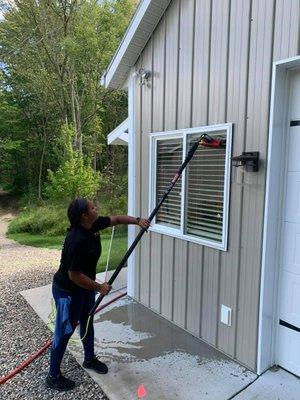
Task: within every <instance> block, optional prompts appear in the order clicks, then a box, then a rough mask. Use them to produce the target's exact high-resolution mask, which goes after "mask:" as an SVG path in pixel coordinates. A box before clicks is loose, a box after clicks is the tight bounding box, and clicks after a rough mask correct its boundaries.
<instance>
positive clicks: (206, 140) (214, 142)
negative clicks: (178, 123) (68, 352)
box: [89, 133, 226, 317]
mask: <svg viewBox="0 0 300 400" xmlns="http://www.w3.org/2000/svg"><path fill="white" fill-rule="evenodd" d="M225 143H226V142H225V140H224V139H219V138H212V137H211V136H209V135H207V134H206V133H204V134H202V135H201V136H200V139H199V140H197V141H196V142H195V143H194V145H193V146H192V147H191V149H190V151H189V152H188V154H187V156H186V159H185V160H184V162H183V164H182V165H181V166H180V167H179V169H178V171H177V172H176V174H175V176H174V178H173V179H172V181H171V183H170V184H169V186H168V187H167V189H166V191H165V192H164V194H163V195H162V197H161V199H160V201H159V202H158V204H157V205H156V207H155V208H154V210H153V211H152V213H151V214H150V215H149V218H148V220H149V221H150V222H151V221H152V219H153V218H154V217H155V215H156V214H157V212H158V210H159V209H160V207H161V206H162V204H163V203H164V201H165V200H166V198H167V197H168V195H169V193H170V192H171V190H172V189H173V187H174V185H175V184H176V182H177V181H178V179H179V178H180V176H181V174H182V171H183V170H184V169H185V167H186V166H187V165H188V163H189V162H190V161H191V159H192V157H193V155H194V154H195V152H196V150H197V149H198V147H199V146H205V147H212V148H220V147H224V146H225ZM146 231H147V229H145V228H142V229H141V230H140V232H139V233H138V235H137V236H136V238H135V239H134V241H133V243H132V245H131V246H130V247H129V249H128V250H127V252H126V254H125V255H124V257H123V258H122V260H121V262H120V264H119V265H118V267H117V268H116V270H115V272H114V273H113V275H112V276H111V278H110V279H109V281H108V284H109V285H110V286H112V284H113V283H114V281H115V279H116V278H117V276H118V275H119V273H120V271H121V269H122V268H123V267H124V265H125V264H126V262H127V260H128V258H129V257H130V255H131V253H132V252H133V250H134V249H135V248H136V246H137V244H138V243H139V241H140V240H141V238H142V236H143V235H144V233H145V232H146ZM103 298H104V295H102V294H100V296H99V297H98V299H97V301H96V302H95V305H94V307H93V308H92V309H91V311H90V312H89V316H90V317H91V316H92V315H94V313H95V310H96V309H97V307H98V305H99V304H100V303H101V301H102V299H103Z"/></svg>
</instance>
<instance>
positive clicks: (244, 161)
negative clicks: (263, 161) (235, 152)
mask: <svg viewBox="0 0 300 400" xmlns="http://www.w3.org/2000/svg"><path fill="white" fill-rule="evenodd" d="M231 160H232V165H233V166H234V167H243V168H244V170H245V171H248V172H250V171H251V172H257V171H258V164H259V152H258V151H248V152H245V151H243V153H242V154H241V155H240V156H236V157H232V158H231Z"/></svg>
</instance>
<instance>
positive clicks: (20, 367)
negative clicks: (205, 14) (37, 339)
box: [0, 292, 127, 385]
mask: <svg viewBox="0 0 300 400" xmlns="http://www.w3.org/2000/svg"><path fill="white" fill-rule="evenodd" d="M126 294H127V292H125V293H122V294H120V295H119V296H117V297H115V298H113V299H112V300H110V301H108V302H107V303H105V304H103V305H102V306H101V307H99V308H97V309H96V311H95V314H96V313H97V312H98V311H101V310H103V308H105V307H107V306H109V305H110V304H111V303H113V302H115V301H117V300H119V299H120V298H122V297H124V296H126ZM77 325H79V324H77ZM51 343H52V340H51V339H48V340H47V341H46V342H45V343H44V345H43V346H42V347H41V348H40V349H39V350H37V351H36V352H35V353H33V354H32V355H31V356H29V357H28V358H27V359H26V360H25V361H23V362H22V363H21V364H20V365H18V366H17V367H16V368H14V369H13V370H11V371H10V372H9V373H8V374H6V375H4V376H2V377H1V378H0V385H2V384H3V383H5V382H7V381H8V380H9V379H11V378H13V377H14V376H15V375H17V374H18V373H19V372H21V371H22V370H23V369H24V368H26V367H27V366H28V365H30V364H31V363H32V362H33V361H34V360H35V359H36V358H38V357H39V356H41V355H42V354H43V353H44V352H45V351H46V350H48V348H49V347H50V346H51Z"/></svg>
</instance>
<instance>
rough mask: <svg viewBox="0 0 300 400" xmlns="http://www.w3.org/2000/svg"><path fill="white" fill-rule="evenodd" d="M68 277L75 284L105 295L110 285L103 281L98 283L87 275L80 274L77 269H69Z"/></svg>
mask: <svg viewBox="0 0 300 400" xmlns="http://www.w3.org/2000/svg"><path fill="white" fill-rule="evenodd" d="M69 278H70V279H71V281H73V282H74V283H76V285H78V286H80V287H82V288H84V289H88V290H95V291H97V292H100V293H101V294H102V295H103V296H105V295H107V293H108V292H109V291H110V289H111V286H110V285H109V284H108V283H106V282H104V283H102V284H101V283H98V282H95V281H93V279H90V278H89V277H88V276H86V275H84V274H82V273H81V272H79V271H69Z"/></svg>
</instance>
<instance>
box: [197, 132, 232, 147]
mask: <svg viewBox="0 0 300 400" xmlns="http://www.w3.org/2000/svg"><path fill="white" fill-rule="evenodd" d="M199 144H200V145H201V146H204V147H214V148H218V147H225V146H226V141H225V140H224V139H220V138H212V137H211V136H208V135H206V134H205V135H203V136H202V137H201V138H200V141H199Z"/></svg>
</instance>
